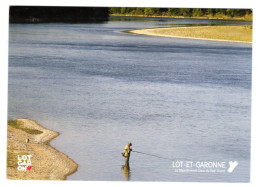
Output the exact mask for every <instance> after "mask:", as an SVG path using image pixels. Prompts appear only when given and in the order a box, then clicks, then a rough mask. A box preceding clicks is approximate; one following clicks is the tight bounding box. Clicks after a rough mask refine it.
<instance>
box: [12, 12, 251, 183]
mask: <svg viewBox="0 0 260 187" xmlns="http://www.w3.org/2000/svg"><path fill="white" fill-rule="evenodd" d="M219 24H220V25H222V24H232V25H234V24H248V22H239V21H225V20H199V19H166V18H164V19H159V18H147V19H145V18H133V19H126V18H124V19H122V18H120V17H113V18H111V19H110V20H109V21H108V22H104V23H92V24H65V23H55V24H54V23H53V24H52V23H50V24H10V26H9V80H8V119H16V118H30V119H33V120H36V121H37V122H38V123H40V124H41V125H43V126H44V127H46V128H49V129H52V130H55V131H58V132H60V136H58V137H57V138H55V139H54V140H52V141H51V143H50V144H51V145H52V146H54V147H55V148H57V149H58V150H59V151H61V152H63V153H65V154H67V155H68V156H69V157H70V158H72V159H73V160H74V161H75V162H77V163H78V164H79V168H78V171H77V172H75V173H74V174H72V175H70V176H69V177H68V178H67V179H68V180H105V181H118V180H119V181H124V180H131V181H183V182H196V181H201V182H208V181H211V182H248V181H249V180H250V129H251V128H250V119H251V118H250V115H251V71H252V44H245V43H232V42H217V41H203V40H191V39H178V38H163V37H152V36H143V35H132V34H128V33H125V32H123V31H126V30H131V29H140V28H153V27H168V26H187V25H188V26H192V25H219ZM250 24H251V23H250ZM130 141H131V142H132V144H133V146H132V148H133V150H135V151H139V152H144V153H148V154H152V155H156V156H159V157H164V158H170V159H172V160H173V161H175V162H176V161H183V162H186V161H193V162H194V163H196V162H197V161H200V162H225V163H226V169H227V168H228V166H229V165H228V163H229V161H237V162H238V166H237V167H236V168H235V169H234V171H233V172H232V173H228V172H227V171H226V169H225V171H224V172H213V171H210V172H199V170H197V171H188V170H186V171H181V170H180V171H178V172H177V171H176V167H175V168H174V167H173V162H172V161H171V160H167V159H163V158H158V157H155V156H149V155H144V154H139V153H136V152H132V153H131V157H130V170H126V169H125V168H124V167H123V165H124V158H123V157H122V156H121V153H122V152H123V150H124V146H125V145H126V144H127V143H128V142H130ZM32 165H33V163H32ZM179 169H183V170H185V169H187V168H184V167H183V168H179ZM197 169H198V168H197ZM200 169H203V168H200Z"/></svg>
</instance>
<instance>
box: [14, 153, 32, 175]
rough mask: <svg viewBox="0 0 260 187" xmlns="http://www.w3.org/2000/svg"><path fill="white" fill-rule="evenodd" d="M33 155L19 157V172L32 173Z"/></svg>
mask: <svg viewBox="0 0 260 187" xmlns="http://www.w3.org/2000/svg"><path fill="white" fill-rule="evenodd" d="M31 157H32V155H21V156H20V155H18V156H17V160H18V162H17V164H18V167H17V170H18V171H27V170H28V171H30V170H31V169H32V161H31Z"/></svg>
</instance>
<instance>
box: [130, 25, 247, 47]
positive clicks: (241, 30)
mask: <svg viewBox="0 0 260 187" xmlns="http://www.w3.org/2000/svg"><path fill="white" fill-rule="evenodd" d="M127 32H128V33H132V34H141V35H149V36H161V37H170V38H187V39H198V40H214V41H229V42H243V43H252V26H250V25H241V26H199V27H172V28H153V29H137V30H130V31H127Z"/></svg>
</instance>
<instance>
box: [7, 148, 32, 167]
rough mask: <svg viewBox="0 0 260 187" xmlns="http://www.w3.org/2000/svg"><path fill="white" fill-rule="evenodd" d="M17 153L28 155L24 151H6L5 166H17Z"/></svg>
mask: <svg viewBox="0 0 260 187" xmlns="http://www.w3.org/2000/svg"><path fill="white" fill-rule="evenodd" d="M17 155H28V153H26V152H19V153H14V152H11V151H7V167H9V168H16V167H17Z"/></svg>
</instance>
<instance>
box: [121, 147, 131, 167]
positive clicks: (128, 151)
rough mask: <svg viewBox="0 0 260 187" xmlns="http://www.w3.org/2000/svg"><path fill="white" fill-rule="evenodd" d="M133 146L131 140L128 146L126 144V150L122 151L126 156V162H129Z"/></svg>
mask: <svg viewBox="0 0 260 187" xmlns="http://www.w3.org/2000/svg"><path fill="white" fill-rule="evenodd" d="M131 146H132V143H131V142H129V143H128V144H127V145H126V146H125V152H124V153H122V155H123V156H124V157H125V163H126V164H129V158H130V153H131V151H132V149H131V148H130V147H131Z"/></svg>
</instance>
